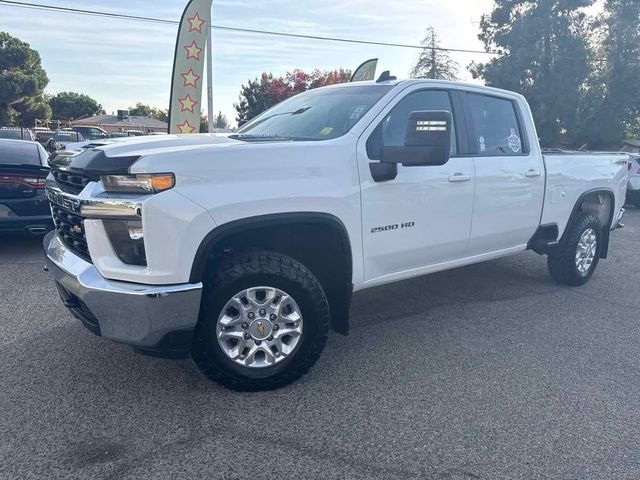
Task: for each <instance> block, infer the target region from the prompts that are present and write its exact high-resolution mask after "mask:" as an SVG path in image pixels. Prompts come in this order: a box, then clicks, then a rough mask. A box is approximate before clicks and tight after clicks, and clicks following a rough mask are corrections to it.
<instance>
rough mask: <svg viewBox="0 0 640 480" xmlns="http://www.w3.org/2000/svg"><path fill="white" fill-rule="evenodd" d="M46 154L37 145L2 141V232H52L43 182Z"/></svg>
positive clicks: (0, 144)
mask: <svg viewBox="0 0 640 480" xmlns="http://www.w3.org/2000/svg"><path fill="white" fill-rule="evenodd" d="M48 174H49V168H48V167H47V152H46V151H45V149H44V148H42V145H40V144H39V143H37V142H29V141H24V140H6V139H1V140H0V232H9V231H26V232H29V233H32V234H37V235H41V234H44V233H46V232H48V231H49V230H51V229H52V228H53V221H52V219H51V211H50V209H49V202H48V201H47V196H46V192H45V188H44V180H45V178H46V177H47V175H48Z"/></svg>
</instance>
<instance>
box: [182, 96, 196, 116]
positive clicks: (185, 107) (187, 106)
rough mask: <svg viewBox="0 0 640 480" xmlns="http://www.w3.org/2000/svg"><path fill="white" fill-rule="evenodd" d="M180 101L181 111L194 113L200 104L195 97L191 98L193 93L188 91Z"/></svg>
mask: <svg viewBox="0 0 640 480" xmlns="http://www.w3.org/2000/svg"><path fill="white" fill-rule="evenodd" d="M178 101H179V102H180V111H181V112H191V113H194V111H193V109H194V107H195V106H196V105H197V104H198V102H196V101H195V100H194V99H193V98H191V95H190V94H188V93H187V96H186V97H184V98H179V99H178Z"/></svg>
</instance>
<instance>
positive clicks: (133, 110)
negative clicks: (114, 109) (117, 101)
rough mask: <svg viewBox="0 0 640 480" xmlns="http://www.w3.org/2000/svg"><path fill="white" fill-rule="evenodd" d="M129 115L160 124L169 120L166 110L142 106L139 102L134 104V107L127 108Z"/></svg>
mask: <svg viewBox="0 0 640 480" xmlns="http://www.w3.org/2000/svg"><path fill="white" fill-rule="evenodd" d="M129 115H134V116H139V117H149V118H155V119H156V120H160V121H161V122H166V121H167V119H168V118H169V112H168V111H167V110H162V109H161V108H156V107H151V106H149V105H144V104H143V103H140V102H138V103H136V106H135V107H129Z"/></svg>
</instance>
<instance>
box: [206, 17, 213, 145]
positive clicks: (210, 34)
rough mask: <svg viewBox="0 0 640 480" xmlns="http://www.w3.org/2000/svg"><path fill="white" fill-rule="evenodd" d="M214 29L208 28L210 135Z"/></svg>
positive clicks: (211, 123) (210, 129) (211, 126)
mask: <svg viewBox="0 0 640 480" xmlns="http://www.w3.org/2000/svg"><path fill="white" fill-rule="evenodd" d="M212 51H213V28H211V26H210V25H209V26H208V28H207V99H208V103H209V116H208V120H209V133H213V53H212Z"/></svg>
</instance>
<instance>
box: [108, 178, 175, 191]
mask: <svg viewBox="0 0 640 480" xmlns="http://www.w3.org/2000/svg"><path fill="white" fill-rule="evenodd" d="M100 179H101V180H102V184H103V185H104V189H105V191H107V192H113V193H115V192H118V193H159V192H164V191H165V190H169V189H170V188H173V187H174V186H175V184H176V177H174V175H173V173H152V174H139V175H103V176H101V177H100Z"/></svg>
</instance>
